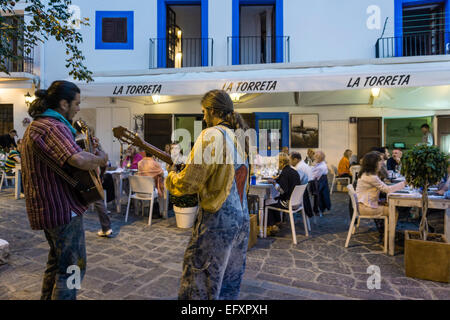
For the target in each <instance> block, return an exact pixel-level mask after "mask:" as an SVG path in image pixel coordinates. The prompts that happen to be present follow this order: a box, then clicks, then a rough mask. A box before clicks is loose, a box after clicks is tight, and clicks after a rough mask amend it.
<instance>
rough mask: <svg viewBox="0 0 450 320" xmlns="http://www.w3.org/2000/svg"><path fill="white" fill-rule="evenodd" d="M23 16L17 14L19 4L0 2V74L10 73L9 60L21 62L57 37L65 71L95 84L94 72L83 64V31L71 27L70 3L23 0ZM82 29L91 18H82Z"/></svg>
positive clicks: (50, 0)
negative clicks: (64, 58)
mask: <svg viewBox="0 0 450 320" xmlns="http://www.w3.org/2000/svg"><path fill="white" fill-rule="evenodd" d="M20 3H23V4H24V5H25V9H24V16H25V19H24V17H23V15H22V14H17V13H16V12H15V8H16V4H17V1H9V0H0V11H1V12H3V15H0V58H1V59H0V72H6V73H7V74H9V68H8V61H15V62H19V63H20V62H21V61H23V59H24V56H29V55H30V54H31V53H32V52H33V48H34V47H36V46H38V45H39V43H44V42H45V41H47V40H48V39H49V38H51V37H52V38H54V39H56V40H57V41H58V42H61V43H62V44H63V45H64V46H65V51H66V55H67V57H66V68H67V69H69V75H70V76H72V77H73V78H74V79H76V80H80V81H87V82H89V81H92V80H93V79H92V72H91V71H89V70H88V69H87V68H86V66H85V65H84V60H85V57H84V56H83V54H82V52H81V50H80V49H79V47H78V46H79V44H81V43H82V42H83V38H82V35H81V33H80V32H78V31H76V30H75V29H74V28H73V27H72V25H73V24H74V23H75V21H73V20H72V17H71V12H70V10H69V6H70V5H71V4H72V1H71V0H48V1H47V3H44V1H43V0H22V1H21V2H20ZM78 22H79V24H80V26H88V25H89V19H88V18H82V19H81V18H80V21H78Z"/></svg>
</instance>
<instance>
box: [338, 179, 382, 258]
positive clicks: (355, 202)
mask: <svg viewBox="0 0 450 320" xmlns="http://www.w3.org/2000/svg"><path fill="white" fill-rule="evenodd" d="M347 189H348V194H349V196H350V199H351V201H352V205H353V217H352V221H351V222H350V227H349V229H348V234H347V240H346V241H345V247H346V248H348V243H349V242H350V238H351V236H352V234H354V233H355V231H356V228H358V227H359V224H360V222H361V219H383V220H384V249H383V252H384V253H387V249H388V248H387V246H388V226H389V217H387V216H382V215H378V216H364V215H361V214H360V213H359V206H358V197H357V196H356V192H355V189H354V188H353V185H351V184H349V185H348V186H347ZM357 218H358V223H357V225H356V226H355V221H356V219H357Z"/></svg>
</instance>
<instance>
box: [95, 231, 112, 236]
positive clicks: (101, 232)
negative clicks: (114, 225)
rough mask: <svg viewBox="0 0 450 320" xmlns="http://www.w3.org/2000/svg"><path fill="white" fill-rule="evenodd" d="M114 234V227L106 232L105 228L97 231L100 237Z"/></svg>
mask: <svg viewBox="0 0 450 320" xmlns="http://www.w3.org/2000/svg"><path fill="white" fill-rule="evenodd" d="M112 234H113V231H112V229H109V230H108V231H106V232H104V231H103V230H100V231H99V232H97V235H98V236H99V237H109V236H110V235H112Z"/></svg>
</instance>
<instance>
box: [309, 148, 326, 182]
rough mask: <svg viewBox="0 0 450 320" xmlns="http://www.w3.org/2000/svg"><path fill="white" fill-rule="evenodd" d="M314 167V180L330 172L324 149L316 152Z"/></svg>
mask: <svg viewBox="0 0 450 320" xmlns="http://www.w3.org/2000/svg"><path fill="white" fill-rule="evenodd" d="M314 163H315V165H314V167H313V168H312V180H319V179H320V177H322V176H323V175H327V174H328V167H327V163H326V162H325V154H324V153H323V151H316V153H315V154H314Z"/></svg>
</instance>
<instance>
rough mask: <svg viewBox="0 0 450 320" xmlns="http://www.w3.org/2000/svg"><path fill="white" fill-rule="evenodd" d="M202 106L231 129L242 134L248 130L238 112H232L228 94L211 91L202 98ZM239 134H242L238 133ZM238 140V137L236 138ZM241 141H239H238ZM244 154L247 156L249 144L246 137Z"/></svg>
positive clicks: (232, 106)
mask: <svg viewBox="0 0 450 320" xmlns="http://www.w3.org/2000/svg"><path fill="white" fill-rule="evenodd" d="M201 104H202V106H203V107H204V108H205V109H209V110H212V113H213V115H215V116H216V117H218V118H220V119H222V120H223V122H226V123H228V124H229V125H230V126H231V128H232V129H234V130H237V129H242V130H243V131H244V132H245V131H246V130H247V129H249V126H248V125H247V123H246V122H245V120H244V118H243V117H242V116H241V115H240V114H239V112H236V111H234V105H233V100H231V98H230V96H229V95H228V93H226V92H225V91H223V90H211V91H208V92H207V93H206V94H205V95H204V96H203V98H202V101H201ZM240 133H243V132H242V131H240ZM238 138H239V137H238ZM238 141H241V139H238ZM243 147H244V150H245V153H246V154H247V156H248V154H249V150H250V142H249V139H248V137H246V138H245V146H243Z"/></svg>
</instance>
